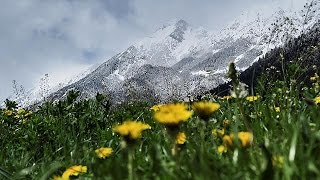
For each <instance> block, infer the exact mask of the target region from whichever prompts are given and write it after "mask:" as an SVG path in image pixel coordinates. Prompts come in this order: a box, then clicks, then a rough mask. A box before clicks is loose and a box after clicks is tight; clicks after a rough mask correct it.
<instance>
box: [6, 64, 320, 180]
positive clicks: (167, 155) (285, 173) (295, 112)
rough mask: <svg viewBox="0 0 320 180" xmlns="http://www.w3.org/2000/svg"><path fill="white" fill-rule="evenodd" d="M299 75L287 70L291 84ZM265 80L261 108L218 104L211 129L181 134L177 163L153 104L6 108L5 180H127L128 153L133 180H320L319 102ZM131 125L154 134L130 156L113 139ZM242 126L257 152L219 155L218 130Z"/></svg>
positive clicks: (310, 92)
mask: <svg viewBox="0 0 320 180" xmlns="http://www.w3.org/2000/svg"><path fill="white" fill-rule="evenodd" d="M296 71H297V68H296V67H293V68H292V69H288V72H287V73H288V76H289V75H290V76H291V75H294V72H296ZM290 73H291V74H290ZM290 76H289V77H290ZM267 80H268V79H267V78H265V79H264V78H261V80H260V83H258V85H257V87H256V89H255V91H254V93H255V94H259V95H261V98H260V99H258V100H257V101H253V102H249V101H247V100H246V99H245V98H241V99H231V100H228V101H224V100H220V99H219V98H218V97H215V99H219V100H218V102H219V103H220V104H221V108H220V109H219V111H218V112H216V113H215V114H214V115H213V117H212V119H211V120H210V121H209V122H207V123H205V124H204V123H203V122H201V120H200V119H199V118H198V117H196V116H194V117H192V118H191V119H190V120H189V121H188V122H187V123H185V124H183V125H182V126H180V128H179V131H183V132H185V134H186V136H187V142H186V144H184V145H179V146H178V148H177V151H178V153H177V154H176V155H175V156H173V155H171V148H172V139H170V137H169V136H168V134H167V133H166V129H165V127H164V126H162V125H160V124H158V123H156V122H155V121H154V120H153V117H152V116H153V112H152V111H151V110H150V105H148V103H130V104H126V105H122V106H117V107H112V105H111V104H110V102H109V101H108V97H107V96H105V95H102V94H97V96H96V98H95V99H89V100H81V101H79V100H77V97H78V96H79V92H74V91H72V92H71V93H70V94H69V95H68V97H67V98H66V100H64V101H59V102H57V103H50V102H47V103H45V104H44V105H43V106H41V107H40V108H39V110H37V111H36V112H33V114H32V115H30V116H18V117H17V116H16V115H17V114H18V112H19V110H18V109H17V108H16V104H15V103H14V102H9V101H8V103H7V108H6V109H4V110H2V111H1V114H0V122H1V126H0V132H1V133H0V147H1V148H2V149H1V154H0V162H1V163H0V164H1V165H0V179H12V178H13V179H48V178H52V177H53V176H55V175H61V174H62V173H63V172H64V171H65V169H66V168H68V167H70V166H73V165H79V164H81V165H86V166H87V167H88V172H87V173H85V174H83V175H81V176H80V179H126V178H128V169H127V165H128V163H129V162H128V155H130V153H132V165H133V166H132V167H133V174H132V176H133V177H134V178H135V179H212V178H218V179H272V178H274V179H316V178H319V177H320V171H319V167H320V156H319V152H320V133H319V132H320V119H319V115H318V114H319V110H320V107H319V105H318V106H317V105H315V103H314V102H313V99H314V98H315V96H317V95H318V94H317V93H316V91H315V87H314V86H312V87H306V88H304V91H303V92H300V91H299V90H297V88H295V86H296V85H295V84H294V83H290V82H291V81H290V80H289V81H286V80H284V81H282V80H281V81H280V80H278V81H273V82H269V86H267V88H266V86H265V84H266V82H267ZM288 82H289V83H288ZM262 91H263V93H262ZM301 93H302V94H303V96H301ZM302 97H304V98H302ZM306 99H309V101H311V102H312V103H308V102H307V101H306ZM240 105H241V108H239V107H240ZM276 107H277V108H279V110H280V111H276ZM6 110H12V111H13V112H12V113H13V114H12V115H8V113H7V112H6ZM129 119H130V120H138V121H142V122H145V123H148V124H149V125H150V126H151V127H152V129H151V130H147V131H145V132H143V135H142V138H141V139H140V140H138V142H137V143H136V144H135V145H134V147H131V148H132V149H131V152H130V151H129V149H128V148H125V149H123V148H121V144H122V139H121V138H120V137H119V136H118V135H116V134H114V133H113V132H112V128H113V127H114V126H115V125H116V124H118V123H121V122H123V121H125V120H129ZM225 119H228V120H229V121H230V125H226V123H225V122H224V120H225ZM244 119H245V121H246V123H248V126H250V129H251V131H252V134H253V137H254V139H253V142H252V144H251V146H250V147H248V148H241V145H240V142H239V141H238V140H237V139H235V142H234V146H233V147H232V148H230V149H228V151H227V152H226V153H223V154H220V153H219V152H218V151H217V149H218V147H219V146H220V145H222V144H223V139H222V137H219V136H214V135H213V134H212V130H213V129H220V130H221V129H224V132H225V135H230V134H231V133H233V134H237V132H239V131H246V130H247V127H246V124H245V123H244ZM100 147H112V148H113V154H112V155H111V156H110V157H109V158H106V159H99V158H97V156H96V154H95V149H97V148H100ZM277 158H278V161H276V160H277Z"/></svg>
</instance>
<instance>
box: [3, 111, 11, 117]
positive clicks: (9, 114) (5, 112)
mask: <svg viewBox="0 0 320 180" xmlns="http://www.w3.org/2000/svg"><path fill="white" fill-rule="evenodd" d="M3 113H4V114H5V115H6V116H12V114H13V111H12V110H5V111H4V112H3Z"/></svg>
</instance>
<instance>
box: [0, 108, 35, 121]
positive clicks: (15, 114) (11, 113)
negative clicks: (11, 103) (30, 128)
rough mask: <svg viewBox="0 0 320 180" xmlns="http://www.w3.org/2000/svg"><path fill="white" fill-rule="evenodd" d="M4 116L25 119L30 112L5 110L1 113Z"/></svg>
mask: <svg viewBox="0 0 320 180" xmlns="http://www.w3.org/2000/svg"><path fill="white" fill-rule="evenodd" d="M3 114H4V115H6V116H13V117H14V118H15V119H21V118H27V117H30V116H31V115H32V111H26V110H25V109H19V110H18V111H13V110H9V109H7V110H5V111H4V112H3Z"/></svg>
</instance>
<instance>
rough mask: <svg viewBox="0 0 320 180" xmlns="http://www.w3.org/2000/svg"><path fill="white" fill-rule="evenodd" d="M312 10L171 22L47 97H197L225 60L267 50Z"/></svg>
mask: <svg viewBox="0 0 320 180" xmlns="http://www.w3.org/2000/svg"><path fill="white" fill-rule="evenodd" d="M318 1H319V0H318ZM318 1H314V2H318ZM317 10H319V3H314V4H309V5H307V6H305V7H304V8H303V9H302V11H299V12H290V11H283V10H281V9H276V8H275V12H274V13H273V14H272V15H265V14H263V13H260V12H259V11H253V12H246V13H244V14H243V15H242V16H240V17H239V18H237V19H236V20H234V21H233V22H231V23H230V24H229V25H227V26H226V27H225V28H223V29H222V30H221V31H219V32H208V31H206V30H204V29H203V28H195V27H193V26H192V25H190V24H188V23H187V22H186V21H184V20H179V21H172V22H170V23H168V24H167V25H165V26H163V27H162V28H160V29H158V30H157V31H156V32H155V33H153V34H152V35H150V36H149V37H146V38H144V39H142V40H141V41H139V42H136V43H134V44H133V45H132V46H130V47H129V48H128V49H127V50H125V51H123V52H121V53H119V54H117V55H115V56H114V57H112V58H111V59H109V60H108V61H106V62H104V63H103V64H101V65H100V66H99V67H97V68H96V69H95V70H92V71H89V72H90V73H87V74H86V75H84V76H81V77H83V78H81V79H80V78H78V79H80V80H78V79H77V80H73V81H72V82H71V83H68V85H67V86H65V87H63V88H61V89H60V90H58V91H56V92H54V93H52V94H51V95H50V96H49V99H53V100H54V99H60V98H62V97H65V96H66V94H67V92H68V90H70V89H76V90H79V91H81V93H82V94H81V97H82V98H88V97H93V96H94V95H95V94H96V93H97V92H102V93H107V94H109V95H110V97H112V99H113V101H115V102H122V101H127V100H130V97H131V100H132V99H134V98H136V99H139V100H141V97H145V98H147V99H148V98H150V97H151V96H152V97H153V98H154V100H155V101H169V100H170V99H172V98H174V99H183V98H185V97H187V96H189V95H197V94H200V93H202V92H204V91H208V90H210V89H211V88H213V87H216V86H217V85H219V84H221V83H223V82H226V81H228V80H227V79H226V77H225V73H226V71H227V66H228V64H229V63H230V62H232V61H233V62H235V63H236V65H237V67H238V69H239V70H240V71H243V70H245V69H246V68H248V67H249V66H250V65H251V64H252V63H253V62H255V61H257V60H258V59H259V58H261V57H262V56H264V54H265V53H266V52H268V51H269V50H270V49H272V48H274V47H277V46H281V45H282V44H284V43H285V42H287V41H288V39H290V38H292V37H297V36H299V35H300V34H301V33H303V32H306V31H308V29H309V28H310V27H312V26H313V24H315V23H316V22H318V20H319V17H320V16H319V11H317Z"/></svg>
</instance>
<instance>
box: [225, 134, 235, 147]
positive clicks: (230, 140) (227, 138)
mask: <svg viewBox="0 0 320 180" xmlns="http://www.w3.org/2000/svg"><path fill="white" fill-rule="evenodd" d="M233 139H234V135H233V134H230V135H224V136H223V138H222V141H223V144H224V145H225V146H227V147H231V146H232V145H233Z"/></svg>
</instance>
